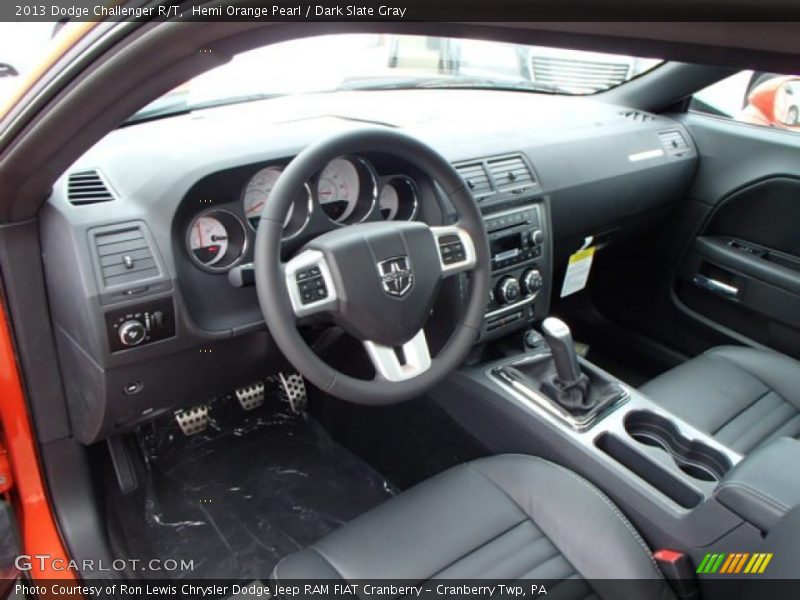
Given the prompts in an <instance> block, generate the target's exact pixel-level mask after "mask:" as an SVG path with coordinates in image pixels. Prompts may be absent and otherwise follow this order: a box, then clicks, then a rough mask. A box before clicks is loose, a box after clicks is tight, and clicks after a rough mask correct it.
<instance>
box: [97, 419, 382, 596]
mask: <svg viewBox="0 0 800 600" xmlns="http://www.w3.org/2000/svg"><path fill="white" fill-rule="evenodd" d="M214 425H216V426H214ZM140 439H141V440H142V446H143V447H146V448H147V450H146V453H147V454H148V461H147V465H146V475H145V482H144V483H143V485H142V486H141V488H140V490H138V491H137V492H134V493H132V494H128V495H124V496H123V495H121V494H120V493H119V492H118V491H117V492H116V493H114V491H113V489H112V494H114V495H113V497H112V501H111V505H110V508H109V510H110V511H113V512H114V513H115V514H116V521H117V523H118V525H119V527H118V530H119V535H120V537H121V539H122V540H124V542H123V543H124V544H125V546H126V547H127V554H128V555H129V556H131V557H135V558H140V559H149V558H161V559H166V558H170V559H174V560H177V561H179V562H180V561H181V560H191V561H193V566H194V569H193V570H191V571H183V572H175V573H172V576H173V577H176V578H179V577H191V578H198V577H200V578H215V579H237V580H253V579H262V580H266V579H267V578H268V577H269V574H270V572H271V570H272V568H273V566H274V565H275V564H276V563H277V561H279V560H280V559H281V558H282V557H284V556H286V555H288V554H290V553H292V552H294V551H296V550H298V549H300V548H303V547H305V546H307V545H308V544H311V543H312V542H314V541H316V540H318V539H320V538H322V537H324V536H325V535H326V534H328V533H329V532H331V531H332V530H334V529H336V528H337V527H338V526H339V525H341V524H343V523H345V522H347V521H349V520H351V519H353V518H354V517H356V516H358V515H359V514H361V513H363V512H366V511H367V510H369V509H370V508H372V507H373V506H375V505H377V504H380V503H381V502H383V501H384V500H386V499H388V498H389V497H391V496H392V495H393V494H394V493H395V490H394V489H393V488H392V487H391V485H390V484H388V483H387V482H386V481H384V480H383V479H382V478H381V476H380V475H378V474H377V473H376V472H375V471H373V470H372V469H371V468H370V467H368V466H367V465H366V464H364V463H363V462H361V461H360V460H359V459H358V458H356V457H355V456H354V455H353V454H351V453H350V452H349V451H348V450H346V449H344V448H343V447H341V446H339V445H338V444H336V443H335V442H333V441H332V440H331V438H330V437H329V436H328V435H327V434H326V433H325V431H324V430H323V429H322V427H321V426H319V425H318V424H317V423H316V422H315V421H314V420H312V419H311V418H304V417H297V416H293V415H288V414H280V413H272V414H270V413H268V412H267V411H264V413H262V416H260V417H257V418H256V417H250V418H249V419H248V421H247V422H245V423H244V424H241V425H240V426H238V427H229V426H227V424H226V426H224V427H223V426H222V425H221V424H219V423H216V424H214V423H212V427H210V428H209V430H208V431H207V432H206V433H202V434H197V435H195V436H192V437H190V438H186V437H184V436H182V434H180V433H179V432H178V430H177V429H176V428H175V427H174V426H172V425H170V424H169V423H165V424H163V426H162V428H160V429H159V428H158V427H155V428H152V429H151V430H150V431H149V434H147V435H145V436H140ZM151 575H152V576H153V577H163V575H164V573H152V574H151ZM144 576H147V574H146V573H145V574H144Z"/></svg>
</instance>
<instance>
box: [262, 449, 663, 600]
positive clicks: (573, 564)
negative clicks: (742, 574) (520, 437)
mask: <svg viewBox="0 0 800 600" xmlns="http://www.w3.org/2000/svg"><path fill="white" fill-rule="evenodd" d="M434 578H436V579H442V578H446V579H478V578H480V579H485V578H491V579H504V580H508V579H513V580H516V579H536V580H550V581H552V580H559V581H561V580H565V579H568V578H572V579H574V581H571V582H570V583H569V584H568V586H572V587H574V590H569V593H568V594H567V595H568V596H570V597H575V598H585V597H587V596H589V595H591V594H592V593H596V594H598V595H599V596H600V597H614V593H613V592H614V591H615V592H616V593H617V595H618V594H619V587H616V588H615V589H614V590H613V591H612V590H611V589H607V590H605V593H604V590H603V586H604V585H608V586H613V585H614V584H616V585H618V583H619V582H613V581H611V582H609V581H608V580H612V579H615V578H616V579H628V580H636V581H631V582H630V584H631V585H633V586H638V587H637V590H636V593H635V594H634V595H632V596H629V597H642V598H672V597H673V595H672V592H671V591H670V588H669V587H668V585H666V583H665V581H664V580H663V578H662V576H661V573H660V571H659V570H658V568H657V567H656V565H655V563H654V561H653V559H652V556H651V553H650V549H649V548H648V547H647V545H646V544H645V543H644V541H643V540H642V538H641V537H640V536H639V534H638V533H637V532H636V530H635V529H634V528H633V526H632V525H631V524H630V523H629V522H628V521H627V519H626V518H625V517H624V516H623V515H622V513H620V511H619V509H618V508H617V507H616V506H615V505H614V504H613V503H612V502H611V500H609V499H608V497H606V496H605V495H604V494H603V493H602V492H601V491H600V490H598V489H597V488H596V487H594V486H593V485H592V484H590V483H589V482H588V481H586V480H585V479H583V478H581V477H579V476H578V475H576V474H575V473H573V472H572V471H569V470H567V469H564V468H562V467H559V466H557V465H554V464H553V463H550V462H547V461H545V460H542V459H539V458H534V457H530V456H521V455H501V456H495V457H491V458H484V459H481V460H477V461H474V462H471V463H467V464H464V465H461V466H459V467H455V468H452V469H450V470H448V471H446V472H444V473H442V474H440V475H437V476H436V477H433V478H432V479H429V480H427V481H425V482H423V483H421V484H420V485H418V486H416V487H414V488H412V489H410V490H408V491H406V492H404V493H403V494H400V495H399V496H397V497H395V498H393V499H392V500H390V501H388V502H386V503H384V504H382V505H380V506H378V507H377V508H375V509H373V510H372V511H370V512H368V513H366V514H364V515H362V516H360V517H358V518H357V519H355V520H354V521H352V522H350V523H348V524H347V525H345V526H343V527H341V528H340V529H339V530H337V531H335V532H333V533H332V534H331V535H329V536H328V537H326V538H324V539H322V540H321V541H319V542H317V543H315V544H314V545H313V546H311V547H309V548H306V549H305V550H302V551H300V552H298V553H296V554H293V555H291V556H289V557H287V558H285V559H283V560H282V561H281V562H280V563H279V564H278V565H277V566H276V567H275V571H274V572H273V579H274V580H276V583H278V584H280V583H282V582H286V581H287V580H293V579H328V580H344V581H348V582H352V581H356V580H366V579H394V580H403V581H404V582H406V583H421V582H424V581H427V580H430V579H434ZM586 580H591V585H590V584H589V583H587V582H586ZM603 580H606V581H605V582H604V581H603ZM629 591H630V590H629Z"/></svg>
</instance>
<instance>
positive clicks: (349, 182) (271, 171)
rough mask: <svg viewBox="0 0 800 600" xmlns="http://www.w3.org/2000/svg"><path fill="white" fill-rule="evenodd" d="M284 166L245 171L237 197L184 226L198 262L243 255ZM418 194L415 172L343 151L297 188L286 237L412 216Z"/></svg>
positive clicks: (209, 264)
mask: <svg viewBox="0 0 800 600" xmlns="http://www.w3.org/2000/svg"><path fill="white" fill-rule="evenodd" d="M284 166H285V163H280V164H277V163H276V164H270V165H266V166H260V167H255V170H250V171H249V172H248V173H247V176H246V182H245V183H244V185H243V187H242V188H241V191H240V192H239V194H240V197H239V199H238V201H234V202H232V203H228V204H226V205H225V206H224V207H219V206H217V207H214V208H209V209H207V210H205V211H202V212H200V213H199V214H197V215H195V216H194V218H193V219H192V220H191V223H190V224H189V227H188V230H187V232H186V246H187V250H188V253H189V256H190V257H191V259H192V260H193V261H194V263H195V264H196V265H197V266H199V267H200V268H201V269H204V270H206V271H209V272H221V271H227V270H228V269H230V268H231V267H233V266H235V265H236V264H238V263H239V262H240V261H241V260H242V259H243V258H244V257H245V255H246V253H247V249H248V246H249V244H250V243H251V242H252V241H254V236H255V232H256V231H257V229H258V223H259V221H260V219H261V214H262V212H263V210H264V207H265V206H266V205H267V203H268V202H269V201H270V196H271V194H272V190H273V188H274V187H275V183H276V182H277V181H278V178H279V177H280V175H281V172H282V171H283V168H284ZM419 195H420V194H419V187H418V185H417V183H416V181H415V180H414V179H413V178H412V177H410V176H408V175H405V174H403V173H389V174H386V175H382V174H379V173H378V170H377V169H376V168H375V166H374V165H373V163H372V162H370V161H369V160H367V159H365V158H363V157H359V156H341V157H338V158H335V159H334V160H332V161H331V162H329V163H328V164H327V165H326V166H325V167H324V168H323V169H322V170H321V171H320V172H319V173H318V174H317V175H315V176H314V177H312V179H311V180H310V181H308V182H307V183H306V184H305V185H304V186H303V189H301V190H298V191H297V195H296V198H295V199H294V202H293V204H292V206H291V208H290V210H289V213H288V214H287V215H286V219H285V221H284V224H283V230H284V234H283V237H284V240H285V241H289V240H293V239H298V238H302V237H303V236H304V235H311V234H313V235H319V234H321V233H324V232H325V231H326V230H330V229H331V228H333V227H341V226H345V225H350V224H354V223H361V222H365V221H377V220H381V219H382V220H384V221H412V220H414V219H416V218H417V216H418V214H419V202H420V199H419ZM312 237H313V236H312Z"/></svg>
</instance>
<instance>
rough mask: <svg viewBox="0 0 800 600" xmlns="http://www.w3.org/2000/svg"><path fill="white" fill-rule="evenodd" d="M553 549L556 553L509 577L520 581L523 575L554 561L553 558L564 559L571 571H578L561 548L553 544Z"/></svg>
mask: <svg viewBox="0 0 800 600" xmlns="http://www.w3.org/2000/svg"><path fill="white" fill-rule="evenodd" d="M553 550H555V551H556V553H555V554H553V555H551V556H548V557H547V558H545V559H544V560H542V561H540V562H538V563H536V564H534V565H531V566H528V567H526V568H525V570H524V571H523V572H522V573H520V574H519V575H518V576H517V577H510V578H509V579H511V580H512V581H519V580H520V579H523V577H522V576H523V575H527V574H528V573H530V572H531V571H535V570H536V569H538V568H540V567H542V566H544V565H546V564H547V563H549V562H550V561H552V560H554V559H556V558H561V559H564V562H566V563H567V566H568V567H569V568H570V573H577V571H576V570H575V567H574V565H572V563H570V562H569V561H568V560H566V558H565V557H564V555H563V554H561V550H559V549H558V548H556V547H555V546H553ZM524 579H530V577H525V578H524Z"/></svg>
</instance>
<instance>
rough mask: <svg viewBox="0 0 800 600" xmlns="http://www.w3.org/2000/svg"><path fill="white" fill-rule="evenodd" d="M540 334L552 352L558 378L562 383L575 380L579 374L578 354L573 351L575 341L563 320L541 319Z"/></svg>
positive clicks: (553, 318)
mask: <svg viewBox="0 0 800 600" xmlns="http://www.w3.org/2000/svg"><path fill="white" fill-rule="evenodd" d="M542 334H543V335H544V339H545V341H546V342H547V345H548V346H549V347H550V351H551V352H552V353H553V362H554V363H555V366H556V373H557V374H558V378H559V379H560V380H561V381H563V382H564V383H570V382H573V381H576V380H577V379H579V378H580V376H581V368H580V367H579V366H578V356H577V354H576V353H575V342H573V341H572V333H571V332H570V330H569V327H568V326H567V324H566V323H564V321H562V320H561V319H557V318H555V317H548V318H546V319H545V320H544V321H542Z"/></svg>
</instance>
